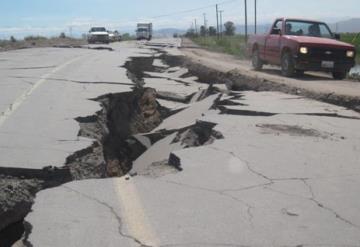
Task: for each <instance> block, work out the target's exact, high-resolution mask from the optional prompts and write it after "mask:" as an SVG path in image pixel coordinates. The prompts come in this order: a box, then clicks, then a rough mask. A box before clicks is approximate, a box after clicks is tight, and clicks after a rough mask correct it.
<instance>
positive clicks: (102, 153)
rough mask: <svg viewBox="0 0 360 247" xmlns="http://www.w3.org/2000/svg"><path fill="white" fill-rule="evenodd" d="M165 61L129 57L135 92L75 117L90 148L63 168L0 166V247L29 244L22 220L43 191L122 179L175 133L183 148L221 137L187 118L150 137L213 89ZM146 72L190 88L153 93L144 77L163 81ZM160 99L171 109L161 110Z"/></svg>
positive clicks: (28, 228) (111, 97) (101, 99)
mask: <svg viewBox="0 0 360 247" xmlns="http://www.w3.org/2000/svg"><path fill="white" fill-rule="evenodd" d="M155 51H156V52H159V50H155ZM169 57H170V56H167V55H166V54H165V53H163V52H162V53H160V56H158V57H156V58H155V57H154V56H150V57H133V58H131V59H129V60H128V61H127V62H126V63H125V65H124V68H126V70H127V76H128V77H129V78H130V79H131V80H132V81H133V82H134V84H135V86H134V88H133V91H130V92H122V93H111V94H107V95H103V96H100V97H98V98H95V99H92V100H93V101H96V102H98V103H99V104H100V105H101V110H100V111H98V112H96V113H95V114H94V115H92V116H85V117H78V118H76V119H75V120H76V121H77V122H78V123H79V125H80V130H79V133H78V136H81V137H86V138H90V139H92V140H94V141H93V144H92V145H91V146H89V147H87V148H85V149H82V150H79V151H77V152H75V153H74V154H72V155H70V156H69V157H67V159H66V162H65V165H64V167H61V168H57V167H45V168H43V169H42V170H37V169H20V168H0V176H1V193H0V205H1V207H0V219H1V220H0V222H1V223H0V245H1V246H5V247H6V246H11V245H12V244H13V243H14V242H15V241H17V240H18V239H20V238H21V237H22V236H23V237H24V239H23V243H24V244H28V245H29V243H28V242H27V239H26V235H27V234H28V233H29V232H31V225H29V224H27V223H26V222H24V221H23V219H24V217H25V216H26V215H27V214H28V213H29V212H30V210H31V205H32V204H33V202H34V198H35V195H36V194H37V193H38V192H39V191H41V190H44V189H49V188H53V187H57V186H60V185H61V184H64V183H66V182H69V181H73V180H84V179H92V178H109V177H121V176H123V175H125V174H127V173H128V172H129V171H131V169H132V168H133V161H134V160H136V159H137V158H138V157H139V156H141V155H142V154H143V153H144V152H145V151H146V150H147V149H149V148H150V147H151V146H152V145H154V144H156V143H157V142H158V141H159V140H161V139H163V138H166V137H167V136H170V135H175V136H174V138H173V140H172V142H173V143H178V144H179V145H178V146H179V147H182V148H188V147H192V146H200V145H206V144H209V143H211V142H212V141H211V140H213V139H214V138H215V139H217V138H222V135H221V134H220V133H216V132H214V131H212V129H213V128H214V126H215V125H214V124H211V123H210V124H209V123H206V122H197V123H196V118H194V119H192V120H190V122H189V123H191V124H189V125H188V126H182V127H181V128H173V129H166V130H158V131H156V132H152V133H151V131H152V130H154V129H155V128H156V127H157V126H159V125H160V124H161V123H162V122H163V120H164V119H166V118H168V117H170V116H172V115H174V114H177V113H179V112H181V111H183V110H184V109H186V108H187V107H188V105H189V103H191V102H197V101H201V100H203V99H204V98H206V97H207V96H209V95H211V94H214V93H215V91H216V90H215V89H214V88H213V87H212V86H208V85H206V84H203V85H201V83H198V82H196V80H194V81H192V80H187V81H186V78H191V75H190V74H188V75H187V76H186V77H182V78H180V77H179V78H175V77H176V75H175V77H174V78H170V75H171V76H174V75H172V73H173V71H172V70H171V67H174V66H170V65H173V64H174V61H172V62H169V63H170V65H169V63H167V60H168V59H169ZM165 58H167V59H165ZM168 61H169V60H168ZM154 64H155V65H154ZM156 64H159V65H160V66H156ZM167 71H170V72H169V73H167ZM175 71H176V70H175ZM185 72H186V71H185ZM147 73H148V74H147ZM150 73H160V74H166V73H167V74H166V75H167V76H168V78H167V79H166V80H168V81H171V82H173V81H174V82H176V83H178V84H179V85H182V86H183V87H186V88H190V89H188V90H183V91H181V93H180V94H177V93H176V92H169V91H164V90H163V91H161V88H158V90H155V89H154V88H152V87H147V85H146V80H144V77H146V78H149V79H150V78H151V79H155V80H161V79H162V78H161V77H158V76H151V75H150ZM179 75H182V74H179ZM184 80H185V82H184ZM150 84H151V83H150ZM190 84H192V85H190ZM199 85H200V86H199ZM150 86H154V85H150ZM199 88H200V90H199ZM159 99H161V101H162V103H163V104H165V105H168V106H169V107H170V108H168V107H165V106H162V105H161V104H160V103H159ZM171 102H174V103H175V104H177V103H179V104H181V107H174V106H173V105H172V103H171ZM171 107H173V109H171ZM169 157H170V161H169V162H167V161H166V162H164V165H166V164H170V163H172V164H173V167H175V168H176V169H180V167H179V164H178V162H177V161H176V159H174V156H172V158H171V156H169V154H168V157H166V158H165V160H168V158H169ZM133 174H136V173H133ZM24 232H25V235H24Z"/></svg>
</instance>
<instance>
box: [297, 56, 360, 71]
mask: <svg viewBox="0 0 360 247" xmlns="http://www.w3.org/2000/svg"><path fill="white" fill-rule="evenodd" d="M294 61H295V68H296V69H297V70H303V71H325V72H344V71H346V72H348V71H350V70H351V68H352V67H354V66H355V60H354V59H353V58H343V59H326V58H324V59H323V60H321V59H315V58H311V57H305V56H295V57H294ZM324 65H327V66H324ZM328 65H332V66H328Z"/></svg>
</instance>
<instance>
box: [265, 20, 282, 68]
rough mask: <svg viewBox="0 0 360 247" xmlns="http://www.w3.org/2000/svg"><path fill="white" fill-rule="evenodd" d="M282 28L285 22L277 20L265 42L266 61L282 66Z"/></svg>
mask: <svg viewBox="0 0 360 247" xmlns="http://www.w3.org/2000/svg"><path fill="white" fill-rule="evenodd" d="M282 27H283V20H281V19H279V20H276V21H275V23H274V25H273V26H272V28H271V30H270V33H269V35H268V36H267V37H266V40H265V60H266V61H268V62H269V63H272V64H280V52H281V50H280V48H281V30H282Z"/></svg>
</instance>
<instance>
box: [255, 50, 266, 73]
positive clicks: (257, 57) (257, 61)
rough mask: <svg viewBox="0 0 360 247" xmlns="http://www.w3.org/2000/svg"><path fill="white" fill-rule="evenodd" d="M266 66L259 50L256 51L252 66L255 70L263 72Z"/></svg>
mask: <svg viewBox="0 0 360 247" xmlns="http://www.w3.org/2000/svg"><path fill="white" fill-rule="evenodd" d="M263 65H264V62H263V61H262V60H261V58H260V54H259V50H258V49H255V50H254V52H253V54H252V66H253V68H254V70H257V71H258V70H261V69H262V67H263Z"/></svg>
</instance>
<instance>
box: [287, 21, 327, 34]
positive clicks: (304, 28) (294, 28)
mask: <svg viewBox="0 0 360 247" xmlns="http://www.w3.org/2000/svg"><path fill="white" fill-rule="evenodd" d="M285 34H286V35H295V36H310V37H322V38H332V37H333V34H332V33H331V31H330V29H329V27H328V26H327V25H326V24H325V23H321V22H311V21H298V20H288V21H286V23H285Z"/></svg>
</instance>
